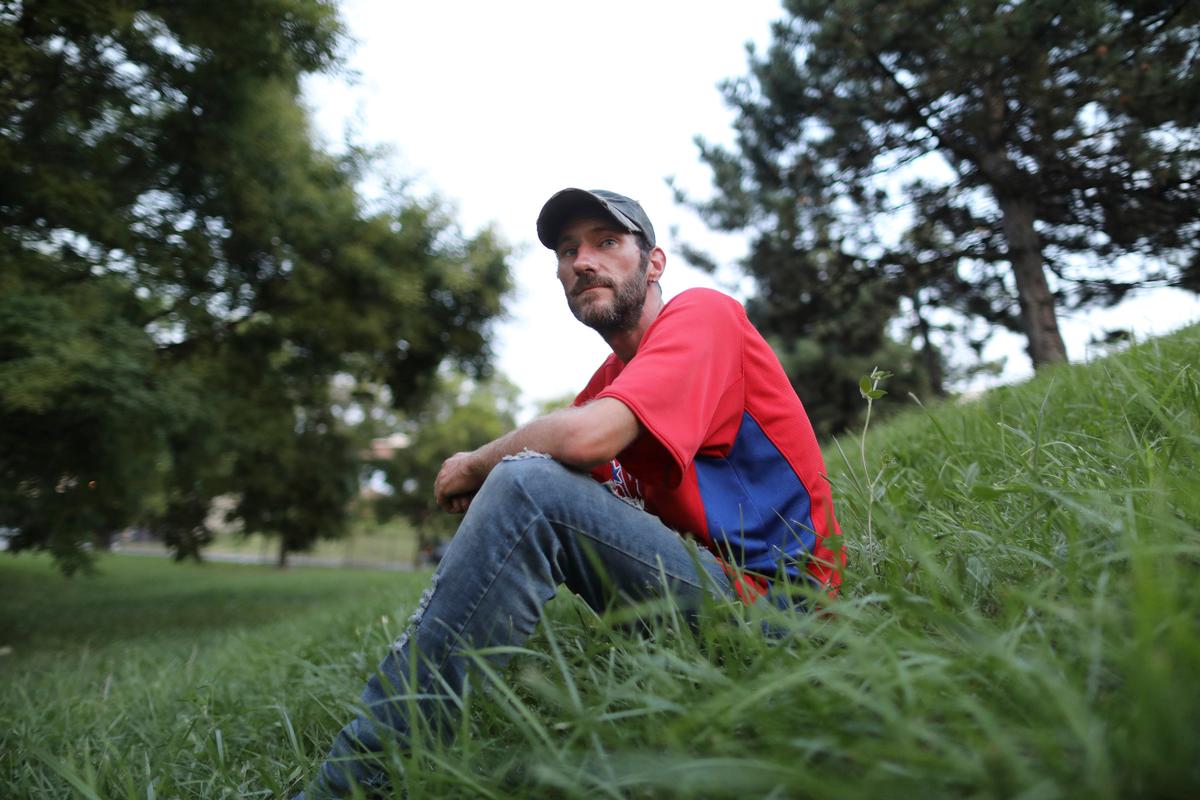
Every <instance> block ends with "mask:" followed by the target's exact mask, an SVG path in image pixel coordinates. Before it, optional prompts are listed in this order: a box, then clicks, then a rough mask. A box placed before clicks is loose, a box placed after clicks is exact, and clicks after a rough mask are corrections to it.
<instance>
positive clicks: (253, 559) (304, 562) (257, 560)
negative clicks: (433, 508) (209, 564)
mask: <svg viewBox="0 0 1200 800" xmlns="http://www.w3.org/2000/svg"><path fill="white" fill-rule="evenodd" d="M112 552H114V553H120V554H121V555H127V556H151V557H154V558H168V557H170V555H171V551H170V550H168V549H167V548H165V547H162V546H156V545H152V544H145V543H143V544H119V545H118V544H114V545H113V548H112ZM202 556H203V558H204V560H205V561H216V562H220V563H226V564H266V565H270V566H274V565H275V563H276V556H275V555H264V554H261V553H228V552H221V551H211V550H205V551H204V552H203V553H202ZM288 566H289V567H334V568H337V569H378V570H384V571H387V572H412V570H413V565H412V563H411V562H408V561H363V560H360V559H354V558H319V557H317V556H306V555H304V554H302V553H292V554H290V555H289V556H288Z"/></svg>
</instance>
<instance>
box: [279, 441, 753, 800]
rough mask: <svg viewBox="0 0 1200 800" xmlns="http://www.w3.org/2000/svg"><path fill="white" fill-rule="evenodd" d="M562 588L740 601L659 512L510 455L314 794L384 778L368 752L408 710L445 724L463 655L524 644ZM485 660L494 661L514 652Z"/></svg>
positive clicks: (465, 660)
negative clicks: (469, 652)
mask: <svg viewBox="0 0 1200 800" xmlns="http://www.w3.org/2000/svg"><path fill="white" fill-rule="evenodd" d="M560 584H561V585H564V586H566V587H567V588H568V589H570V590H571V591H573V592H575V593H577V594H578V595H580V596H581V597H582V598H583V599H584V601H586V602H587V604H588V605H589V606H591V607H592V608H593V609H595V610H596V611H597V612H600V611H603V610H604V609H605V608H607V607H608V606H609V605H610V604H611V603H613V602H615V601H621V600H632V601H637V600H648V599H651V598H654V597H658V596H661V595H662V594H663V593H664V592H669V593H670V595H671V597H672V598H673V600H674V601H675V602H676V603H677V604H678V606H679V607H681V608H683V609H695V608H697V607H699V606H701V605H702V603H703V600H704V598H705V596H706V595H708V596H713V597H717V598H732V597H734V591H733V588H732V586H731V584H730V581H729V579H728V578H727V577H726V575H725V572H724V569H723V568H722V567H721V564H720V563H719V562H718V561H717V559H716V558H715V557H713V555H712V554H711V553H710V552H708V551H707V550H705V549H703V548H697V547H696V546H695V545H694V544H692V543H689V542H687V541H685V540H684V539H682V538H681V537H680V536H679V534H677V533H675V532H674V531H672V530H671V529H670V528H668V527H666V526H665V525H663V523H662V522H661V521H659V519H658V518H657V517H654V516H652V515H650V514H648V513H646V512H645V511H642V510H640V509H638V508H635V507H633V506H631V505H630V504H628V503H627V502H625V501H624V500H622V499H620V498H618V497H616V496H615V495H613V494H612V493H611V492H610V491H609V490H608V489H607V488H606V487H605V486H602V485H601V484H598V483H596V482H595V481H594V480H592V479H591V478H590V477H589V476H587V475H584V474H580V473H578V472H574V471H571V470H569V469H567V468H565V467H563V466H562V465H561V464H559V463H558V462H556V461H553V460H551V459H550V458H548V457H544V456H522V457H517V458H512V459H506V460H505V461H503V462H501V463H500V464H499V465H498V466H497V467H496V468H495V469H494V470H493V471H492V473H491V475H489V476H488V479H487V481H486V482H485V483H484V484H483V487H482V488H481V489H480V490H479V493H478V494H477V495H476V496H475V499H474V500H473V501H472V503H471V507H470V509H468V511H467V514H466V516H465V517H464V518H463V521H462V524H461V525H460V526H459V529H458V533H457V534H456V535H455V536H454V538H453V539H452V540H451V542H450V546H449V548H448V549H447V551H446V554H445V557H444V558H443V559H442V562H441V564H439V566H438V569H437V572H436V573H435V574H434V576H433V580H432V582H431V584H430V587H429V589H428V590H426V592H425V596H424V597H422V599H421V603H420V605H419V606H418V608H417V611H416V613H415V614H413V617H412V620H411V622H410V625H409V628H408V630H407V631H406V632H405V633H404V634H403V635H402V636H401V637H400V639H398V640H397V641H396V643H395V645H394V646H393V647H392V649H391V651H390V652H389V653H388V655H387V657H386V658H384V660H383V662H382V663H381V664H380V665H379V669H378V670H377V672H376V674H375V675H374V676H373V677H372V678H371V679H370V680H369V681H368V682H367V687H366V689H365V690H364V692H363V696H362V705H363V708H364V712H363V714H362V715H360V716H359V717H358V718H357V719H355V720H354V721H353V722H351V723H350V724H349V725H347V726H346V727H345V728H343V729H342V731H341V732H340V733H339V734H338V736H337V738H336V739H335V741H334V744H333V748H332V750H331V751H330V753H329V756H328V757H327V758H326V760H325V762H324V763H323V764H322V765H321V768H320V770H319V772H318V774H317V776H316V777H315V778H314V779H313V783H312V784H311V785H310V786H309V788H308V790H307V796H308V798H309V800H316V798H322V797H343V796H346V795H348V794H349V793H350V791H351V790H350V786H351V785H352V784H357V785H359V786H361V787H364V788H369V787H376V786H382V785H383V783H384V781H385V780H386V777H385V776H384V775H383V773H382V771H381V770H380V769H379V768H378V767H377V766H376V765H375V763H373V759H372V755H373V754H377V753H379V752H380V751H382V750H383V749H384V747H385V741H386V740H387V739H389V738H390V739H391V740H392V741H393V742H395V743H397V744H399V745H400V746H401V747H403V746H404V745H405V743H406V741H407V737H408V735H409V730H410V726H409V714H410V713H419V714H421V715H422V716H423V717H424V718H425V720H427V721H429V722H430V724H431V725H433V726H434V727H437V725H438V724H439V720H440V721H443V722H444V721H445V719H446V718H447V713H448V712H449V711H450V710H451V709H452V708H453V701H454V699H455V698H456V697H458V696H460V695H461V692H462V690H463V687H464V684H465V683H466V680H467V674H468V671H469V668H470V666H471V663H472V656H470V655H468V654H466V653H465V652H464V651H465V650H468V649H472V648H481V647H497V646H502V645H519V644H521V643H522V642H524V641H525V639H526V638H528V637H529V635H530V634H531V633H532V632H533V630H534V628H535V627H536V626H537V624H538V620H539V619H540V618H541V614H542V608H543V607H544V606H545V605H546V603H547V602H548V601H549V600H550V599H551V598H552V597H554V594H555V590H556V587H558V586H559V585H560ZM475 657H478V656H475ZM487 658H488V661H489V663H491V665H492V666H494V667H500V666H502V665H503V663H504V662H505V661H506V660H507V656H506V655H504V654H492V655H489V656H488V657H487ZM401 696H403V697H401ZM304 796H305V795H304V794H302V795H300V797H304Z"/></svg>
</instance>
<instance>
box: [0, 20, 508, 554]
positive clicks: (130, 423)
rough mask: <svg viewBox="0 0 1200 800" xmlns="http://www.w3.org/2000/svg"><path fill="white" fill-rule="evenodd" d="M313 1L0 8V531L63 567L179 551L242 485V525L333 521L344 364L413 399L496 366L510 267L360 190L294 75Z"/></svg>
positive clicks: (333, 35)
mask: <svg viewBox="0 0 1200 800" xmlns="http://www.w3.org/2000/svg"><path fill="white" fill-rule="evenodd" d="M341 37H342V29H341V26H340V23H339V21H338V18H337V15H336V12H335V9H334V7H333V4H332V3H330V2H326V0H256V1H255V2H237V3H233V2H217V3H203V4H196V3H171V4H165V5H159V6H155V7H153V8H152V9H151V8H146V7H144V6H143V5H142V4H135V3H128V2H122V1H121V0H102V1H101V2H96V3H87V4H79V3H74V2H53V1H52V0H47V1H46V2H18V3H13V4H6V5H5V6H4V8H3V10H0V66H2V69H0V526H9V527H12V528H15V529H17V530H18V531H19V532H18V534H17V536H16V538H15V540H14V542H13V544H14V545H15V546H16V547H18V548H23V547H41V548H49V549H51V550H52V551H54V552H55V554H56V555H57V556H58V557H59V558H60V559H61V560H62V563H63V564H64V565H65V566H67V567H68V568H71V567H72V566H74V565H76V564H78V563H80V560H81V559H82V558H83V556H82V546H83V545H84V543H86V542H88V541H101V542H103V541H104V540H106V539H107V537H109V536H110V535H111V534H112V533H114V532H115V531H117V530H119V529H122V528H126V527H129V526H142V527H146V528H150V529H154V530H157V531H159V532H160V533H161V534H162V535H163V536H164V537H165V538H166V539H167V541H168V542H170V543H171V544H172V545H173V546H174V547H175V548H176V550H177V552H178V553H180V554H189V553H195V552H196V551H197V549H198V548H199V547H200V546H202V545H203V544H204V543H205V542H206V541H207V538H208V531H207V525H206V516H207V514H208V511H209V506H210V501H211V499H212V498H213V497H214V496H216V495H219V494H225V493H234V494H236V496H238V497H239V498H240V500H239V503H238V505H237V509H236V512H235V513H236V514H237V515H238V516H239V517H241V519H242V520H243V522H244V523H245V524H246V526H247V527H248V528H250V529H253V530H258V531H261V532H266V533H275V534H278V535H280V536H281V537H283V541H284V544H285V547H303V546H305V545H306V544H308V543H310V542H311V541H313V539H314V538H315V537H316V536H318V535H336V534H337V533H338V532H339V531H340V530H341V529H342V527H344V524H345V515H346V510H345V509H346V503H347V501H348V500H349V498H350V496H351V495H352V494H353V492H354V491H356V488H357V483H356V476H357V470H358V460H357V456H356V454H357V452H358V448H359V444H360V443H359V442H358V441H357V440H356V438H355V435H354V433H353V431H352V430H351V426H349V425H348V424H347V423H346V422H345V420H344V419H342V418H340V417H339V415H338V413H337V409H336V407H335V405H334V403H333V399H334V395H333V390H332V388H331V386H332V379H333V378H334V377H335V376H338V377H340V378H342V379H344V380H348V381H350V382H351V383H355V382H361V383H363V384H370V385H386V386H387V387H389V390H390V392H389V396H390V397H391V398H392V399H393V401H394V402H395V403H397V404H398V405H400V406H403V407H406V408H411V409H415V408H419V407H420V405H421V403H422V402H423V400H424V399H425V398H426V397H427V396H428V395H429V393H430V392H431V390H432V388H433V387H434V384H435V375H436V373H437V370H438V368H439V366H440V365H442V364H443V363H450V364H453V365H456V366H457V367H459V368H461V369H464V370H467V371H468V372H472V373H476V374H486V372H487V369H488V362H489V356H490V354H489V351H488V347H487V331H488V325H489V323H490V321H491V320H492V319H494V318H495V317H496V316H497V315H498V314H499V313H500V310H501V300H502V296H503V294H504V293H505V292H506V291H507V289H508V288H509V285H510V278H509V271H508V265H507V261H506V259H507V250H506V248H505V247H504V245H503V244H502V243H501V242H499V241H498V239H497V237H496V236H495V235H494V234H493V233H492V232H491V231H490V230H484V231H482V232H480V233H478V234H476V235H474V236H468V235H466V234H464V233H463V232H462V231H461V230H460V229H459V227H458V226H457V225H456V223H455V222H454V220H453V218H452V217H451V216H450V215H449V214H448V213H447V211H446V210H445V209H444V208H442V207H441V206H440V205H439V204H438V203H437V202H436V201H423V200H418V199H416V198H414V197H411V196H407V195H405V194H403V193H398V194H396V195H394V196H392V197H390V198H389V199H388V200H386V201H385V202H382V203H376V204H374V205H368V204H367V203H366V202H365V201H364V200H363V198H362V197H361V196H360V195H359V194H358V192H357V191H356V184H357V182H358V180H359V179H360V177H361V176H362V174H363V171H364V170H365V169H367V168H369V167H370V160H369V158H368V156H367V155H366V154H364V153H363V152H361V151H355V150H352V151H351V152H349V153H347V154H345V155H331V154H330V153H328V152H326V151H325V150H324V149H323V148H322V147H320V146H319V144H318V143H316V142H315V141H314V137H313V134H312V132H311V130H310V127H309V125H308V120H307V116H306V112H305V110H304V108H303V107H302V105H301V102H300V99H299V86H300V79H301V78H302V77H303V76H304V75H305V74H308V73H311V72H314V71H318V70H328V69H332V68H335V67H336V66H337V64H338V56H339V46H340V41H341Z"/></svg>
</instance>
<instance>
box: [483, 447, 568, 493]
mask: <svg viewBox="0 0 1200 800" xmlns="http://www.w3.org/2000/svg"><path fill="white" fill-rule="evenodd" d="M579 477H580V476H579V473H577V472H573V471H572V470H570V469H568V468H566V467H564V466H563V465H562V464H560V463H559V462H557V461H555V460H554V459H553V458H551V457H550V456H548V455H545V454H544V453H534V452H532V451H526V452H523V453H521V454H519V455H515V456H507V457H505V458H504V459H503V460H502V461H501V462H500V463H499V464H497V465H496V466H495V468H494V469H493V470H492V472H491V474H489V475H488V477H487V480H486V481H485V482H484V484H483V487H482V489H481V491H486V492H487V493H488V494H498V495H501V496H510V495H512V494H513V493H515V492H520V493H523V494H526V495H528V496H529V497H531V498H533V499H535V500H536V499H538V498H539V497H542V496H544V495H545V494H546V493H547V492H548V491H549V492H550V493H551V494H558V493H559V492H561V491H562V487H563V484H564V483H573V482H577V481H578V480H579Z"/></svg>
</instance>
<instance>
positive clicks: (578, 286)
mask: <svg viewBox="0 0 1200 800" xmlns="http://www.w3.org/2000/svg"><path fill="white" fill-rule="evenodd" d="M597 286H600V287H603V288H605V289H611V288H613V282H612V281H610V280H608V279H607V278H601V277H599V276H598V275H593V276H587V275H581V276H580V277H579V279H578V280H576V281H575V285H574V286H572V287H571V295H572V296H575V295H578V294H579V293H580V292H586V291H587V290H588V289H594V288H596V287H597Z"/></svg>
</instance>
